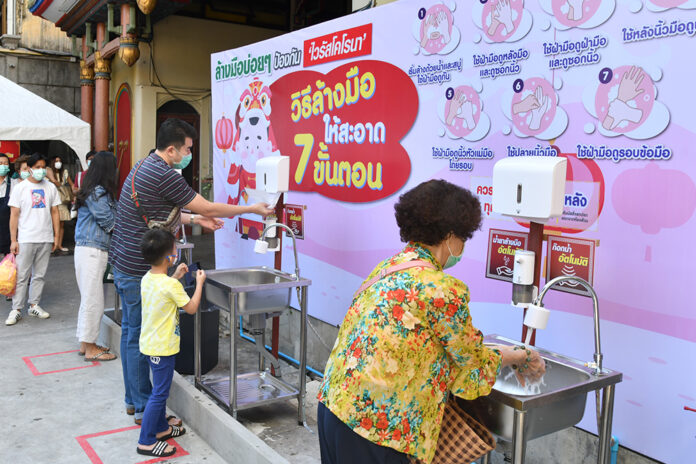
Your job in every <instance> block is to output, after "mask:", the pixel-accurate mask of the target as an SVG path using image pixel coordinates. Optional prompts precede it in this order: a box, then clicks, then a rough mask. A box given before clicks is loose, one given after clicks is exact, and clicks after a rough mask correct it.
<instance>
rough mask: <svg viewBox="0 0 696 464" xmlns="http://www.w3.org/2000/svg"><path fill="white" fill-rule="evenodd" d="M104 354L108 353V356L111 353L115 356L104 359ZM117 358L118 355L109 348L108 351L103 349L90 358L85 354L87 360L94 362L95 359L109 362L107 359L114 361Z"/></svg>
mask: <svg viewBox="0 0 696 464" xmlns="http://www.w3.org/2000/svg"><path fill="white" fill-rule="evenodd" d="M104 355H107V356H109V355H110V356H113V358H106V359H104V358H102V356H104ZM115 359H118V356H116V355H115V354H113V353H111V352H109V351H108V350H107V351H101V352H100V353H99V354H98V355H95V356H92V357H91V358H88V357H87V356H85V362H94V361H101V362H107V361H113V360H115Z"/></svg>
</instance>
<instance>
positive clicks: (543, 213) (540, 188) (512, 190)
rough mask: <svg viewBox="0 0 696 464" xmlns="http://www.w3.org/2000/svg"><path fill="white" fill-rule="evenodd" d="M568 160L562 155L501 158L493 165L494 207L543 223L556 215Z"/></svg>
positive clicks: (558, 209) (504, 212)
mask: <svg viewBox="0 0 696 464" xmlns="http://www.w3.org/2000/svg"><path fill="white" fill-rule="evenodd" d="M567 164H568V161H567V159H566V158H562V157H548V158H547V157H538V156H521V157H515V158H504V159H501V160H500V161H498V162H497V163H495V166H493V211H494V212H496V213H499V214H503V215H505V216H514V217H518V218H521V219H527V220H529V221H534V222H538V223H542V224H543V223H545V222H546V221H548V220H549V219H550V218H552V217H559V216H560V215H561V214H563V201H564V199H565V180H566V167H567Z"/></svg>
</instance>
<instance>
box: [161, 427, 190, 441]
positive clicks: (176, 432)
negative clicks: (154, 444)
mask: <svg viewBox="0 0 696 464" xmlns="http://www.w3.org/2000/svg"><path fill="white" fill-rule="evenodd" d="M170 427H171V428H172V431H171V432H169V433H168V434H166V435H164V436H163V437H159V438H157V439H158V440H160V441H167V440H169V439H170V438H176V437H180V436H182V435H183V434H185V433H186V429H185V428H183V427H177V426H176V425H170Z"/></svg>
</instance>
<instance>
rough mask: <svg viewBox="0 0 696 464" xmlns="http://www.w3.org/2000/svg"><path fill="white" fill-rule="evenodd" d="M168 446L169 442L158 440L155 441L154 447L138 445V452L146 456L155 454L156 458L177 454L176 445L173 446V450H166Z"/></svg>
mask: <svg viewBox="0 0 696 464" xmlns="http://www.w3.org/2000/svg"><path fill="white" fill-rule="evenodd" d="M167 446H169V444H168V443H167V442H166V441H162V440H158V441H156V442H155V446H153V447H152V449H142V448H141V447H139V446H138V447H137V448H136V450H137V451H138V454H142V455H144V456H154V457H156V458H166V457H167V456H171V455H173V454H176V447H175V446H174V447H172V450H171V451H166V450H167Z"/></svg>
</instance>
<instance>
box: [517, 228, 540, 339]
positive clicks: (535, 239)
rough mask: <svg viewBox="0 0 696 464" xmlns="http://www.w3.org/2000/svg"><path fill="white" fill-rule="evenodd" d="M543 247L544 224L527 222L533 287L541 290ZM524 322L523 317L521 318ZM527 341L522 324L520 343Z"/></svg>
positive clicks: (534, 335)
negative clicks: (532, 261) (532, 269)
mask: <svg viewBox="0 0 696 464" xmlns="http://www.w3.org/2000/svg"><path fill="white" fill-rule="evenodd" d="M543 245H544V224H539V223H538V222H533V221H530V222H529V244H528V245H527V249H528V250H529V251H533V252H534V286H535V287H536V288H541V286H540V285H539V283H540V282H541V249H542V247H543ZM526 315H527V309H526V308H525V310H524V316H526ZM523 320H524V317H523ZM526 339H527V326H526V325H524V324H522V341H524V340H526ZM530 343H531V344H532V345H534V344H536V333H532V337H531V338H530Z"/></svg>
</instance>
